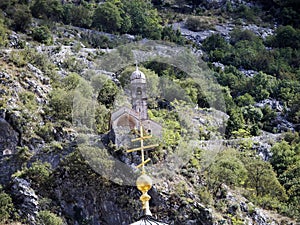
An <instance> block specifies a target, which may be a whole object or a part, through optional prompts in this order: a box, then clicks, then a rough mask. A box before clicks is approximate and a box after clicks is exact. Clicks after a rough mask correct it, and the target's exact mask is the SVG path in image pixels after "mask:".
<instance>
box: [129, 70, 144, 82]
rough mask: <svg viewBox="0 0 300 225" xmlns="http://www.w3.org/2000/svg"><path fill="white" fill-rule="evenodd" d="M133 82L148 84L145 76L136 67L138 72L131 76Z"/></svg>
mask: <svg viewBox="0 0 300 225" xmlns="http://www.w3.org/2000/svg"><path fill="white" fill-rule="evenodd" d="M130 81H131V82H138V83H146V76H145V74H144V73H143V72H142V71H140V70H139V68H138V67H136V70H135V71H134V72H133V73H132V74H131V76H130Z"/></svg>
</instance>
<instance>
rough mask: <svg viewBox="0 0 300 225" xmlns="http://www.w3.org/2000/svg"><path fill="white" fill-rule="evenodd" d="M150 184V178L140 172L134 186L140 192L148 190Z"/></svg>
mask: <svg viewBox="0 0 300 225" xmlns="http://www.w3.org/2000/svg"><path fill="white" fill-rule="evenodd" d="M152 184H153V182H152V179H151V178H150V177H149V176H148V175H147V174H142V175H141V176H139V177H138V179H137V180H136V186H137V188H138V189H139V190H140V191H141V192H142V193H144V192H147V191H149V190H150V189H151V187H152Z"/></svg>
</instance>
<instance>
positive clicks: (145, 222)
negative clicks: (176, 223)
mask: <svg viewBox="0 0 300 225" xmlns="http://www.w3.org/2000/svg"><path fill="white" fill-rule="evenodd" d="M130 225H167V224H166V223H161V222H158V221H157V220H155V219H154V218H153V217H152V216H143V217H142V218H141V219H140V220H139V221H137V222H135V223H132V224H130Z"/></svg>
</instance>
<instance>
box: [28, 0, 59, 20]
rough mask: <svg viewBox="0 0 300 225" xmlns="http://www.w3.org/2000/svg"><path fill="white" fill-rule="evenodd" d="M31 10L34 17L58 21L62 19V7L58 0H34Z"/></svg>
mask: <svg viewBox="0 0 300 225" xmlns="http://www.w3.org/2000/svg"><path fill="white" fill-rule="evenodd" d="M31 12H32V15H33V16H34V17H36V18H42V19H46V18H48V19H51V20H54V21H59V20H61V19H62V15H63V7H62V4H61V1H59V0H35V2H34V3H33V5H32V6H31Z"/></svg>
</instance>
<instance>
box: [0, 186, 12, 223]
mask: <svg viewBox="0 0 300 225" xmlns="http://www.w3.org/2000/svg"><path fill="white" fill-rule="evenodd" d="M13 211H14V205H13V203H12V199H11V197H10V196H9V195H8V194H6V193H5V192H4V191H3V190H2V187H1V185H0V223H1V224H3V223H5V222H6V221H7V220H8V219H9V217H10V214H11V213H12V212H13Z"/></svg>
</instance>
